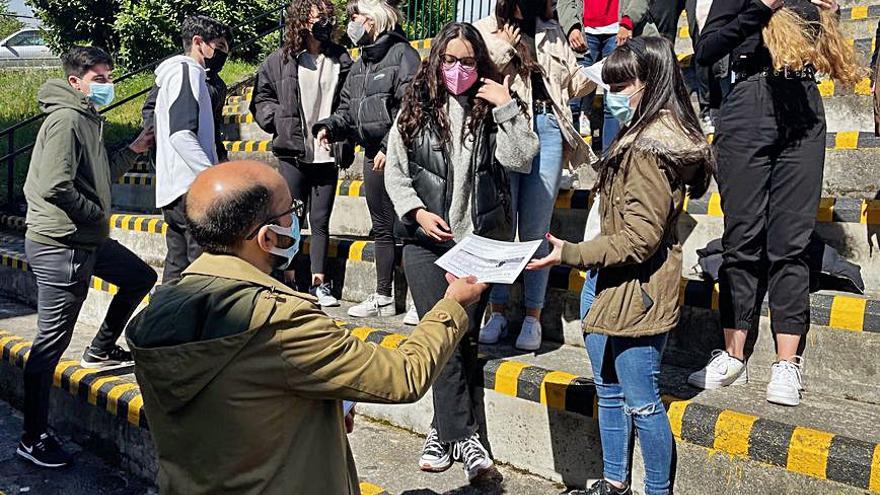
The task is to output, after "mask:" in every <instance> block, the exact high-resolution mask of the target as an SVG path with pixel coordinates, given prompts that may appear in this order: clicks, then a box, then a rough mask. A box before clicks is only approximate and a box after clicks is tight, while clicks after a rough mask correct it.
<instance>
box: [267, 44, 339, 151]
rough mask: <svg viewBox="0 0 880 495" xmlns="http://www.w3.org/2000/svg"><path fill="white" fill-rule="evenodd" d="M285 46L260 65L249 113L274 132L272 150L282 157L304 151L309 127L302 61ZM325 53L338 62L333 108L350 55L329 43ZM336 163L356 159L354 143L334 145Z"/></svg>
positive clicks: (335, 107)
mask: <svg viewBox="0 0 880 495" xmlns="http://www.w3.org/2000/svg"><path fill="white" fill-rule="evenodd" d="M284 52H285V49H284V48H280V49H278V50H275V51H274V52H273V53H272V54H271V55H269V57H268V58H267V59H266V61H265V62H263V64H262V65H261V66H260V70H259V71H258V72H257V77H256V80H255V81H254V96H253V98H252V99H251V104H250V112H251V114H252V115H253V116H254V121H256V123H257V125H259V126H260V128H261V129H263V130H264V131H266V132H268V133H271V134H272V152H273V153H275V156H278V157H283V158H298V157H300V156H302V155H303V153H305V144H304V142H305V139H306V135H307V133H306V128H305V122H303V119H302V115H303V110H302V98H301V96H300V91H299V64H298V63H297V61H296V58H295V57H286V56H285V53H284ZM324 55H325V56H327V57H328V58H330V59H331V60H333V61H334V62H337V63H339V82H338V83H337V84H336V93H335V94H334V95H333V111H334V112H335V111H336V109H337V108H339V103H340V97H341V93H342V88H343V86H344V85H345V81H346V78H347V77H348V73H349V71H350V70H351V66H352V61H351V57H350V56H349V55H348V52H347V51H346V50H345V48H343V47H341V46H339V45H337V44H334V43H330V44H329V45H328V46H327V49H326V51H325V52H324ZM333 157H334V159H335V161H336V165H337V166H338V167H341V168H347V167H348V166H350V165H351V162H352V160H353V159H354V146H353V145H352V144H351V143H350V142H346V141H343V142H341V143H338V144H337V145H335V146H334V147H333Z"/></svg>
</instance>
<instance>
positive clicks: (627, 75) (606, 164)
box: [600, 36, 714, 198]
mask: <svg viewBox="0 0 880 495" xmlns="http://www.w3.org/2000/svg"><path fill="white" fill-rule="evenodd" d="M636 79H638V80H639V81H641V82H642V84H644V85H645V88H644V89H643V90H642V91H643V94H642V97H641V100H640V101H639V104H638V106H637V107H636V109H635V111H634V113H633V117H632V121H631V122H630V124H629V125H627V126H624V127H622V128H621V130H620V133H619V134H618V135H617V138H616V139H615V140H614V141H613V142H612V143H611V145H610V146H609V148H608V151H607V152H606V153H605V155H604V156H603V158H602V162H601V164H600V184H602V183H604V181H605V180H606V179H607V177H608V176H609V174H610V173H611V172H613V169H615V168H616V166H617V164H618V160H617V159H616V157H617V155H619V154H620V152H621V151H622V148H623V147H625V146H626V143H631V142H632V138H635V139H638V137H639V135H641V133H642V132H643V131H644V130H645V129H646V128H648V126H650V125H651V124H652V123H653V122H654V121H655V120H657V119H658V118H660V117H661V114H663V113H666V114H667V115H668V116H669V117H670V118H671V120H672V122H673V124H674V125H675V126H676V127H678V129H677V130H678V131H680V132H682V133H684V134H685V135H686V136H687V137H688V139H690V140H692V141H693V142H694V143H704V142H705V141H706V136H705V134H703V130H702V128H701V127H700V121H699V119H698V118H697V113H696V112H695V111H694V107H693V105H692V104H691V100H690V95H689V94H688V90H687V86H686V85H685V82H684V76H683V75H682V73H681V69H680V68H679V67H678V61H677V59H676V57H675V52H674V51H673V47H672V43H670V42H669V41H668V40H667V39H665V38H661V37H645V36H641V37H638V38H633V39H632V40H630V41H628V42H627V43H626V44H625V45H622V46H619V47H617V49H615V50H614V52H612V53H611V55H610V56H609V57H608V58H607V59H606V60H605V65H604V66H603V67H602V80H603V81H604V82H605V83H606V84H609V85H612V86H613V85H622V84H628V83H630V82H633V81H635V80H636ZM671 165H672V166H675V165H676V164H671ZM713 168H714V166H713V161H712V160H711V159H709V160H706V164H705V166H704V167H703V169H702V170H700V171H698V173H697V174H695V176H694V178H693V180H691V181H689V183H688V184H687V185H688V192H689V194H690V196H691V197H693V198H697V197H700V196H702V195H703V193H705V192H706V189H707V188H708V187H709V180H710V178H711V177H712V174H713V172H714V170H713ZM673 172H675V173H677V174H678V175H679V177H680V176H681V169H680V167H678V170H675V169H673Z"/></svg>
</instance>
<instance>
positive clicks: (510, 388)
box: [495, 361, 529, 397]
mask: <svg viewBox="0 0 880 495" xmlns="http://www.w3.org/2000/svg"><path fill="white" fill-rule="evenodd" d="M528 367H529V365H528V364H526V363H520V362H517V361H504V362H503V363H501V366H499V367H498V371H496V372H495V391H496V392H498V393H501V394H504V395H509V396H511V397H516V390H517V380H518V379H519V374H520V373H521V372H522V370H523V369H524V368H528Z"/></svg>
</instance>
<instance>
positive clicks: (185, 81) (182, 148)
mask: <svg viewBox="0 0 880 495" xmlns="http://www.w3.org/2000/svg"><path fill="white" fill-rule="evenodd" d="M166 87H167V88H168V90H169V91H170V92H171V93H170V94H169V95H168V96H169V97H170V100H171V106H170V107H169V110H168V126H169V134H170V137H169V141H170V143H171V147H172V148H174V151H175V152H177V154H178V155H179V156H180V158H181V159H183V161H184V163H186V165H187V166H188V167H189V168H190V169H192V171H193V173H196V174H198V173H199V172H201V171H202V170H205V169H206V168H208V167H210V166H211V165H213V164H214V163H213V161H212V160H211V158H210V153H209V152H206V151H205V150H204V149H203V148H202V145H201V143H200V142H199V113H200V110H201V109H200V108H199V101H200V97H201V95H203V94H208V86H207V83H206V81H205V75H204V73H202V72H199V71H192V70H190V66H189V65H188V64H185V63H182V64H180V70H179V71H175V72H174V73H173V74H171V76H170V78H169V81H168V84H167V86H166ZM175 93H176V94H175Z"/></svg>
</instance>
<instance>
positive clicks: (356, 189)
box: [348, 180, 364, 196]
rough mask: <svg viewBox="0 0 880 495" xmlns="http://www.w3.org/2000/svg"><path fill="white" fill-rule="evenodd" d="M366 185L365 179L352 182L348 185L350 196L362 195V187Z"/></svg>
mask: <svg viewBox="0 0 880 495" xmlns="http://www.w3.org/2000/svg"><path fill="white" fill-rule="evenodd" d="M363 185H364V182H363V181H360V180H353V181H351V184H350V185H349V186H348V195H349V196H360V195H361V187H362V186H363Z"/></svg>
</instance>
